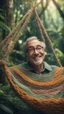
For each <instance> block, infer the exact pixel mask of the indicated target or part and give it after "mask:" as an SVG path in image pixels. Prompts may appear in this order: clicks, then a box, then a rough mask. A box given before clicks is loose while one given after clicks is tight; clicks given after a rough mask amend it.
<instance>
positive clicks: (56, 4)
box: [52, 0, 64, 19]
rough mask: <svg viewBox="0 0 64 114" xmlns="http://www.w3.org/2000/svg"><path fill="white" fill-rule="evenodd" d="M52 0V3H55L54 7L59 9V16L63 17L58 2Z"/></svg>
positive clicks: (63, 14)
mask: <svg viewBox="0 0 64 114" xmlns="http://www.w3.org/2000/svg"><path fill="white" fill-rule="evenodd" d="M52 1H53V3H54V4H55V6H56V8H57V9H58V11H59V13H60V15H61V17H62V18H63V19H64V12H63V11H62V10H61V8H60V6H59V4H58V3H57V2H56V1H55V0H52Z"/></svg>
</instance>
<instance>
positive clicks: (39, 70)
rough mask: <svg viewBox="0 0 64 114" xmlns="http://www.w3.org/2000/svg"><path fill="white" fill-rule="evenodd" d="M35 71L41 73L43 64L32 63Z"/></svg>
mask: <svg viewBox="0 0 64 114" xmlns="http://www.w3.org/2000/svg"><path fill="white" fill-rule="evenodd" d="M32 66H33V68H34V70H35V72H36V73H41V72H42V71H43V70H44V65H43V64H40V65H32Z"/></svg>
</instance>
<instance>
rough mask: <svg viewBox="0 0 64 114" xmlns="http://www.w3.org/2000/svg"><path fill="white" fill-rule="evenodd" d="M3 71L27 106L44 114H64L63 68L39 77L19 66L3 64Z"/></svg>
mask: <svg viewBox="0 0 64 114" xmlns="http://www.w3.org/2000/svg"><path fill="white" fill-rule="evenodd" d="M3 69H4V73H5V75H6V77H7V79H8V81H9V83H10V85H11V86H12V88H13V90H14V91H15V92H16V93H17V94H18V95H19V97H20V98H21V99H22V100H24V102H26V103H27V104H28V105H30V106H31V107H33V108H36V109H37V110H40V111H43V112H45V113H46V114H64V67H58V68H56V69H55V70H53V71H52V72H50V73H48V74H40V75H39V74H35V73H32V72H30V71H28V70H27V69H25V68H23V67H22V66H21V65H17V66H14V67H10V68H9V67H7V66H6V65H5V64H3Z"/></svg>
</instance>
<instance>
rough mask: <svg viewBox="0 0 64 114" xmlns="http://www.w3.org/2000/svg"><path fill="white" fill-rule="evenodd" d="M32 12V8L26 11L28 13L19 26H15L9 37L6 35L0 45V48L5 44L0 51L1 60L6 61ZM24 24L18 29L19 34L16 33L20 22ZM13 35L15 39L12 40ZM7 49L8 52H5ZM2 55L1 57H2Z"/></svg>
mask: <svg viewBox="0 0 64 114" xmlns="http://www.w3.org/2000/svg"><path fill="white" fill-rule="evenodd" d="M32 11H33V7H32V8H31V9H30V10H29V11H28V13H27V14H26V15H25V16H24V18H23V19H22V20H21V21H20V22H19V24H18V25H17V26H16V28H15V29H14V30H13V31H12V32H11V33H10V35H8V36H7V37H6V38H5V40H4V41H3V42H2V43H1V44H0V46H2V45H4V43H5V42H6V45H4V46H3V47H2V50H1V52H0V55H1V56H3V59H4V60H6V59H7V56H8V55H9V53H10V52H11V50H12V49H13V47H14V45H15V43H16V41H17V40H18V39H19V37H20V35H21V34H22V32H23V30H24V29H25V27H26V25H27V23H28V21H29V19H30V16H31V15H32ZM23 21H25V22H24V24H23V25H22V27H21V28H20V30H19V32H18V33H16V32H17V29H18V28H19V26H20V24H22V22H23ZM14 35H15V36H16V38H15V39H14ZM7 49H8V50H7ZM2 54H3V55H2Z"/></svg>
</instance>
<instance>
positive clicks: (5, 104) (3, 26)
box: [0, 0, 64, 114]
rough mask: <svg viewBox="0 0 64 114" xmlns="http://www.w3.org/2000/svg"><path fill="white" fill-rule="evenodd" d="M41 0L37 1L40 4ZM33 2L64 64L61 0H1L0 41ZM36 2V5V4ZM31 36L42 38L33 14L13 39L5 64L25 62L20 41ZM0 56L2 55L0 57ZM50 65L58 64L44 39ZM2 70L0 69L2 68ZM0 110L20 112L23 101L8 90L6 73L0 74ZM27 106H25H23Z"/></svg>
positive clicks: (8, 113) (63, 0)
mask: <svg viewBox="0 0 64 114" xmlns="http://www.w3.org/2000/svg"><path fill="white" fill-rule="evenodd" d="M39 2H40V3H39ZM32 4H35V5H36V10H37V13H38V15H39V17H40V20H41V22H42V24H43V25H44V27H45V29H46V31H47V34H48V35H49V38H50V40H51V41H52V44H53V47H54V50H55V52H56V55H57V57H58V58H59V60H60V62H61V64H62V66H64V0H34V1H33V0H2V1H0V43H1V42H2V41H3V40H4V39H5V38H6V36H7V35H8V34H9V33H10V32H11V31H12V30H13V29H14V28H15V26H16V25H17V24H18V22H19V21H20V20H21V19H22V18H23V16H24V15H25V14H26V13H27V11H28V10H29V9H30V8H31V5H32ZM37 4H38V5H37ZM30 36H37V37H38V38H39V39H40V40H41V36H40V33H39V30H38V28H37V23H36V21H35V18H34V15H32V16H31V17H30V20H29V22H28V24H27V26H26V28H25V30H24V31H23V33H22V34H21V36H20V38H19V40H18V41H17V42H16V44H15V46H14V49H13V50H12V51H11V53H10V54H9V56H8V59H7V62H6V63H7V65H8V66H13V65H17V64H20V63H23V62H24V61H26V58H25V53H24V51H23V43H24V42H25V40H26V39H27V38H28V37H30ZM0 59H2V58H0ZM45 60H46V61H47V62H48V63H49V64H54V65H57V62H56V60H55V58H54V55H53V54H52V51H51V47H50V46H49V42H47V41H46V58H45ZM1 70H2V69H0V71H1ZM0 76H1V80H0V113H3V114H21V113H22V110H24V109H22V105H21V104H22V101H21V100H20V99H19V98H18V97H17V96H16V94H15V93H14V92H13V91H12V90H11V88H10V86H9V84H8V83H7V82H6V81H5V80H6V79H5V76H3V75H2V71H1V73H0ZM24 108H26V107H24Z"/></svg>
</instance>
